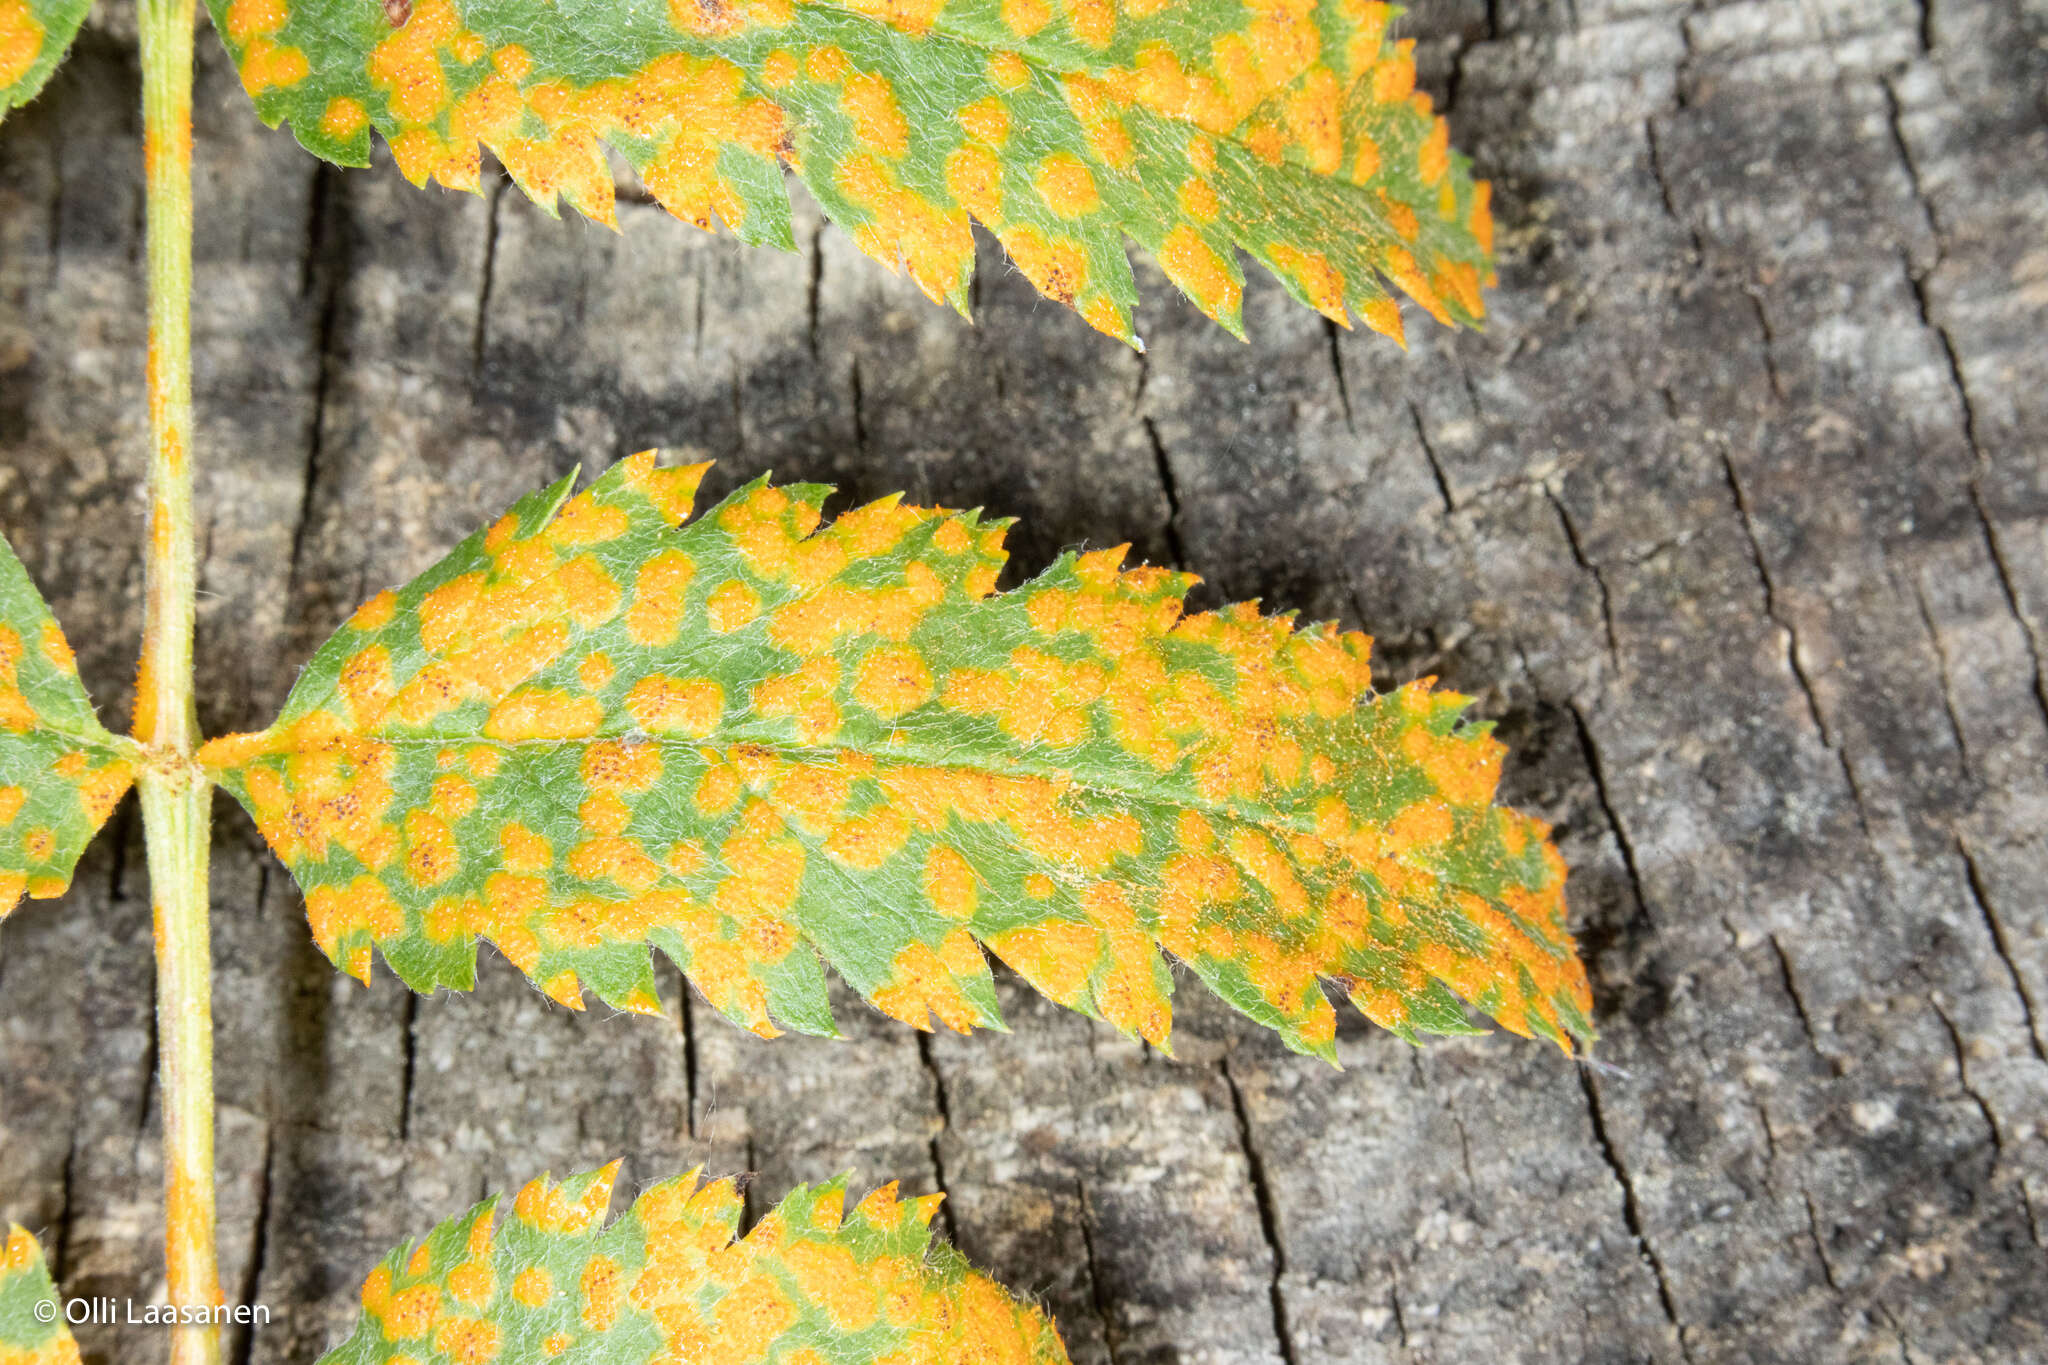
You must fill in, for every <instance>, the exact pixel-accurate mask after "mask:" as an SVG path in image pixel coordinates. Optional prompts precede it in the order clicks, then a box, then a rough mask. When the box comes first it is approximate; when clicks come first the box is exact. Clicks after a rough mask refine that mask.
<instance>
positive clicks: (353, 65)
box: [0, 0, 1493, 344]
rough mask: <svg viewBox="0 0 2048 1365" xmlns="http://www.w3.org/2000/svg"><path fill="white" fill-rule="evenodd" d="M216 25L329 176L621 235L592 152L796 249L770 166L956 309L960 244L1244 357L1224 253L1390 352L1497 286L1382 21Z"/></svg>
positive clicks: (1008, 10)
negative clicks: (984, 241) (1389, 338)
mask: <svg viewBox="0 0 2048 1365" xmlns="http://www.w3.org/2000/svg"><path fill="white" fill-rule="evenodd" d="M5 2H6V0H0V3H5ZM17 2H18V0H17ZM209 4H210V5H211V8H212V11H213V18H214V25H215V27H216V28H217V29H218V30H219V31H220V33H221V35H222V37H223V39H224V40H225V42H226V44H227V47H228V51H229V53H230V55H231V56H232V57H233V58H234V60H235V62H236V64H237V66H238V68H239V69H240V71H241V75H242V80H243V83H244V85H245V86H246V87H247V88H248V90H249V92H250V93H251V95H252V96H253V97H254V98H255V101H256V109H257V112H258V113H259V114H260V115H261V116H262V117H263V118H264V120H265V121H267V122H268V123H270V124H271V125H272V126H276V125H277V124H279V123H281V122H289V123H290V124H291V127H292V131H293V132H294V133H295V134H296V135H297V137H298V139H299V141H300V142H302V143H303V144H305V146H307V147H308V148H310V149H311V150H312V151H314V152H316V153H318V154H319V155H321V156H323V157H326V158H328V159H329V160H331V161H335V162H338V163H340V164H343V165H352V166H361V165H367V164H368V162H369V153H370V137H371V133H372V132H373V131H374V132H376V133H378V134H381V135H382V136H383V137H384V139H385V140H386V141H387V142H388V143H389V145H390V148H391V151H392V154H393V156H394V158H395V159H396V160H397V162H398V165H399V169H400V170H401V171H402V172H403V173H404V174H405V175H406V176H407V177H408V178H410V179H411V180H413V181H414V182H415V183H423V182H424V181H425V180H426V179H427V178H428V177H430V176H431V177H434V178H436V179H438V180H440V181H441V182H442V183H443V184H446V185H449V186H453V187H458V188H464V189H476V188H477V187H478V184H479V176H480V172H481V150H480V149H488V150H490V151H491V152H492V153H493V154H494V155H496V157H497V158H498V159H499V161H500V162H501V163H502V164H503V165H504V166H505V168H506V170H507V171H509V172H510V174H511V176H512V178H513V180H514V181H515V182H517V183H518V184H519V186H520V187H521V188H522V189H523V190H525V191H526V193H527V194H528V195H530V196H531V197H532V198H533V199H534V200H535V202H537V203H539V204H540V205H541V206H542V207H544V208H546V209H547V210H548V211H549V212H551V213H552V212H554V211H555V205H556V203H557V202H558V201H559V200H563V199H566V200H567V201H568V202H569V203H570V204H571V205H572V206H573V207H575V208H577V209H579V210H580V211H581V212H583V213H584V214H586V215H588V216H590V217H592V218H595V219H597V220H598V221H600V222H604V223H606V224H615V223H616V209H615V205H614V195H613V183H612V171H611V169H610V166H609V165H608V163H607V160H606V153H605V149H606V148H609V149H610V150H611V151H613V152H616V153H617V154H618V155H620V156H621V157H623V159H624V160H625V161H626V162H627V163H628V164H630V166H631V167H632V168H633V171H634V173H635V174H636V175H637V177H638V179H639V181H640V183H641V184H642V185H644V186H645V187H646V189H647V190H648V191H649V192H650V193H651V194H652V195H653V197H654V198H655V199H656V200H657V201H658V202H659V203H660V204H661V205H662V206H663V207H664V208H666V209H667V210H668V211H669V212H671V213H673V214H675V215H676V216H677V217H680V218H683V219H686V220H688V221H690V222H693V223H695V224H697V225H698V226H699V227H703V228H710V227H711V226H712V224H713V223H714V222H716V221H722V222H724V223H725V225H726V226H727V227H728V228H730V229H731V230H732V231H733V232H734V233H736V234H737V235H738V236H739V237H740V238H741V239H743V240H745V241H748V242H756V243H763V242H772V243H775V244H777V245H779V246H782V247H784V248H785V249H790V248H793V246H794V241H793V238H792V236H791V228H790V209H789V202H788V198H787V193H786V190H785V186H784V180H783V175H782V167H783V166H785V165H787V166H789V167H791V168H793V169H794V170H795V171H796V174H797V177H798V178H799V179H800V180H802V181H803V183H804V184H805V186H806V187H807V188H808V189H809V190H810V191H811V193H812V194H813V195H814V196H815V197H816V198H817V200H818V202H819V203H820V205H822V206H823V208H824V210H825V212H826V214H827V215H828V216H829V217H830V218H832V219H833V220H834V221H835V222H837V223H839V224H840V225H842V226H843V227H844V228H845V229H846V230H847V232H848V233H849V235H851V236H852V238H853V240H854V241H855V242H856V243H857V244H858V245H859V246H860V247H861V249H862V250H863V251H866V252H867V253H868V254H869V255H871V256H873V257H875V258H876V259H877V260H879V261H881V262H882V263H883V264H884V265H886V266H888V267H889V268H891V269H892V270H907V271H908V272H909V274H910V276H911V277H912V278H913V279H914V280H915V281H916V282H917V284H918V285H919V286H920V287H921V288H922V289H923V290H924V291H925V293H927V294H928V295H929V296H930V297H931V298H933V299H934V300H944V301H946V302H949V303H951V304H952V305H953V306H954V307H956V308H959V309H960V310H961V311H962V312H965V311H966V308H967V298H968V281H969V279H970V277H971V275H972V272H973V267H974V241H973V236H972V233H971V231H970V220H974V221H979V222H981V223H983V224H985V225H986V226H987V227H988V228H989V230H990V231H992V232H993V233H994V234H995V236H996V238H997V239H998V240H999V241H1000V242H1001V243H1002V244H1003V246H1004V248H1005V250H1007V251H1008V253H1009V255H1010V257H1011V259H1012V260H1013V261H1015V262H1016V264H1017V266H1018V268H1019V269H1020V270H1021V271H1022V272H1023V274H1024V275H1025V276H1027V277H1028V278H1029V279H1030V280H1031V282H1032V283H1033V284H1034V285H1035V286H1037V288H1038V289H1039V290H1040V291H1041V292H1043V293H1045V294H1046V295H1047V296H1049V297H1051V298H1055V299H1058V300H1060V301H1061V302H1063V303H1066V304H1068V305H1070V306H1071V307H1073V308H1075V309H1076V310H1077V311H1079V312H1080V313H1081V315H1082V316H1083V317H1084V318H1085V319H1086V320H1087V321H1088V322H1089V323H1090V324H1091V325H1093V326H1095V327H1097V328H1099V329H1100V330H1102V331H1104V332H1107V333H1109V334H1111V335H1113V336H1117V337H1121V338H1123V339H1124V340H1126V341H1130V342H1132V343H1133V344H1136V340H1137V339H1136V334H1135V332H1134V331H1133V329H1132V322H1131V310H1132V308H1133V307H1134V306H1135V305H1136V303H1137V289H1136V286H1135V285H1134V283H1133V281H1132V277H1131V272H1130V266H1129V263H1128V261H1127V260H1126V258H1125V251H1126V245H1127V241H1130V242H1136V243H1137V244H1138V245H1140V246H1142V247H1144V248H1145V249H1146V250H1147V251H1149V252H1151V253H1152V254H1153V255H1154V256H1155V257H1156V258H1157V259H1158V260H1159V262H1160V264H1161V265H1162V266H1163V267H1164V268H1165V270H1166V273H1167V274H1168V275H1169V276H1170V277H1171V278H1172V279H1173V281H1174V282H1175V284H1177V285H1178V286H1179V287H1180V288H1181V289H1182V290H1183V291H1184V292H1185V293H1186V294H1187V295H1188V296H1189V297H1190V298H1192V299H1193V300H1194V301H1195V303H1196V304H1197V305H1198V306H1199V307H1200V308H1201V309H1202V311H1203V312H1205V313H1207V314H1208V315H1209V316H1210V317H1212V318H1215V319H1216V320H1217V321H1218V322H1220V323H1222V324H1223V325H1224V326H1225V327H1227V328H1229V329H1230V330H1231V331H1232V332H1235V333H1238V334H1240V335H1242V323H1241V318H1240V313H1241V304H1242V295H1243V275H1242V273H1241V271H1240V268H1239V265H1238V260H1237V252H1238V250H1239V249H1242V250H1244V251H1247V252H1249V253H1251V255H1252V256H1253V257H1254V258H1256V259H1257V260H1258V261H1260V262H1261V263H1262V264H1264V265H1265V266H1266V267H1267V268H1269V269H1270V270H1272V271H1273V273H1274V274H1275V275H1276V276H1278V277H1279V279H1280V280H1281V282H1282V283H1283V284H1284V285H1285V286H1286V288H1287V289H1288V291H1289V292H1290V293H1292V294H1293V295H1294V296H1295V297H1296V298H1297V299H1299V300H1301V301H1302V302H1303V303H1305V304H1307V305H1309V306H1310V307H1312V308H1315V309H1317V310H1318V311H1320V312H1322V313H1324V314H1325V315H1326V316H1328V317H1331V318H1333V319H1335V320H1336V321H1338V322H1340V323H1345V324H1346V325H1348V322H1349V318H1350V317H1351V315H1353V314H1357V315H1358V316H1361V317H1363V318H1364V319H1365V320H1366V322H1367V324H1368V325H1370V326H1372V327H1373V328H1375V329H1376V330H1379V331H1382V332H1386V333H1388V334H1390V335H1393V336H1395V337H1397V338H1398V337H1399V336H1400V335H1401V314H1400V309H1399V308H1398V306H1397V305H1396V303H1395V300H1394V294H1393V292H1392V291H1393V290H1399V291H1400V292H1402V293H1405V294H1407V295H1408V296H1409V297H1410V298H1411V299H1413V300H1414V301H1415V302H1416V303H1417V304H1418V305H1419V306H1420V307H1422V308H1423V309H1424V310H1425V311H1427V312H1428V313H1430V314H1431V315H1432V316H1434V317H1436V318H1438V319H1439V320H1440V321H1442V322H1444V323H1447V324H1453V323H1461V324H1476V323H1477V322H1478V320H1479V318H1480V316H1481V315H1482V313H1483V309H1484V305H1483V303H1482V300H1481V298H1480V290H1481V288H1482V286H1483V285H1485V284H1489V283H1491V280H1492V273H1493V272H1492V255H1493V245H1492V223H1491V219H1490V218H1489V216H1488V204H1487V192H1486V186H1485V185H1484V184H1483V183H1478V182H1474V181H1473V179H1472V178H1471V175H1470V173H1469V170H1468V168H1467V165H1466V162H1465V159H1464V158H1463V157H1461V156H1458V155H1457V154H1455V153H1453V152H1452V151H1451V150H1450V146H1449V141H1448V138H1449V134H1448V130H1447V128H1446V126H1445V124H1444V121H1443V120H1442V119H1441V118H1440V117H1438V116H1437V115H1436V114H1435V112H1434V110H1433V109H1432V107H1431V104H1430V101H1429V97H1428V96H1427V95H1424V94H1420V93H1418V92H1416V91H1415V89H1414V82H1415V65H1414V60H1413V57H1412V54H1411V49H1412V48H1413V46H1414V44H1413V43H1412V41H1407V40H1403V41H1398V42H1396V41H1392V40H1391V39H1390V38H1389V37H1388V31H1389V28H1390V26H1391V24H1392V23H1393V21H1394V19H1395V18H1396V16H1397V15H1398V14H1399V11H1398V10H1397V9H1395V8H1393V7H1392V6H1390V5H1387V4H1383V3H1379V0H1271V3H1267V4H1262V5H1259V6H1244V5H1239V4H1236V3H1231V2H1229V0H1191V2H1190V3H1186V4H1178V5H1161V4H1159V3H1158V2H1157V0H1056V2H1053V0H1048V2H1047V3H1038V0H1033V2H1032V3H1028V4H997V3H994V0H659V3H653V4H647V5H620V4H617V3H615V0H560V3H548V4H541V3H537V2H536V0H413V2H412V3H410V4H409V5H404V6H389V5H386V4H383V3H380V0H209ZM394 16H395V17H397V18H399V19H402V21H403V22H402V23H400V24H399V26H398V27H395V28H394V27H393V18H394Z"/></svg>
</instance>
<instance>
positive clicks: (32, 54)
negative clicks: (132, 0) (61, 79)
mask: <svg viewBox="0 0 2048 1365" xmlns="http://www.w3.org/2000/svg"><path fill="white" fill-rule="evenodd" d="M91 8H92V0H0V121H4V120H5V119H6V117H7V111H8V110H9V109H13V108H16V107H18V106H20V105H24V104H27V103H28V102H29V101H30V100H32V99H34V98H35V97H36V95H37V93H38V92H39V91H41V90H42V88H43V86H44V85H46V84H47V83H48V82H49V79H50V77H51V75H53V74H54V73H55V72H56V70H57V67H58V65H59V64H60V63H62V62H63V60H64V54H65V53H66V52H68V51H70V49H71V40H72V39H73V38H76V37H77V36H78V26H79V25H80V24H83V23H84V22H85V15H86V11H87V10H89V9H91Z"/></svg>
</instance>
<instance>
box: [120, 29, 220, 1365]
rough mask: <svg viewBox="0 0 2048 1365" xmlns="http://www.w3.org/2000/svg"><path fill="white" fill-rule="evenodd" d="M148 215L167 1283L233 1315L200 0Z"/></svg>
mask: <svg viewBox="0 0 2048 1365" xmlns="http://www.w3.org/2000/svg"><path fill="white" fill-rule="evenodd" d="M139 8H140V19H141V29H142V136H143V163H144V169H145V174H146V177H147V181H148V213H149V375H148V379H149V430H150V451H149V558H148V592H147V605H146V611H147V616H146V620H145V634H144V637H143V643H142V667H141V669H140V671H139V673H138V674H137V677H136V680H135V737H136V739H138V740H140V741H141V742H142V743H143V745H144V746H145V748H146V749H147V751H148V757H147V760H146V761H145V763H144V766H143V772H142V776H141V780H140V786H141V789H142V828H143V838H144V843H145V846H146V848H147V851H148V855H149V882H150V899H151V901H152V903H153V908H154V911H155V917H156V962H157V1034H158V1038H159V1041H160V1055H161V1057H162V1067H163V1077H162V1085H161V1093H162V1095H163V1120H164V1212H165V1217H166V1225H165V1237H164V1271H165V1276H166V1279H167V1281H168V1289H169V1294H170V1301H171V1303H172V1304H173V1305H174V1306H176V1307H179V1308H201V1309H210V1308H212V1307H213V1306H214V1305H216V1304H218V1303H219V1302H220V1271H219V1269H218V1258H217V1256H216V1254H215V1250H214V1210H213V984H212V970H213V962H212V951H211V944H210V941H209V938H208V931H207V886H206V861H207V835H208V817H209V815H210V805H211V802H210V799H209V798H210V795H211V791H212V788H211V786H210V784H209V783H208V782H207V780H206V778H205V776H204V775H203V774H202V773H201V772H200V770H199V768H198V766H197V765H196V764H195V763H194V762H193V761H192V752H193V749H194V747H195V745H196V742H197V740H198V723H197V721H196V719H195V716H194V712H193V703H192V616H193V605H194V588H195V586H196V578H197V573H198V565H197V558H198V556H197V547H196V545H195V543H194V537H193V519H192V461H191V449H192V439H191V438H192V23H193V0H141V4H140V7H139ZM171 1360H172V1362H173V1365H218V1362H219V1360H220V1331H219V1329H218V1328H217V1327H211V1326H208V1327H179V1328H176V1329H174V1330H173V1335H172V1339H171Z"/></svg>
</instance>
